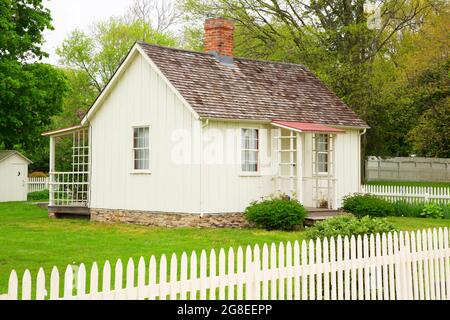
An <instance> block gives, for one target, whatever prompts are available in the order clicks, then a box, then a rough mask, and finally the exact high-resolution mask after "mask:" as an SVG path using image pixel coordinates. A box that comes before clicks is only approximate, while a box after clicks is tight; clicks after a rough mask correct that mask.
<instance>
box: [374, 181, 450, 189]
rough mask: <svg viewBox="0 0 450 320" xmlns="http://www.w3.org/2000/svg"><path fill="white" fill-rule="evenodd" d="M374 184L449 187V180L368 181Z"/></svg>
mask: <svg viewBox="0 0 450 320" xmlns="http://www.w3.org/2000/svg"><path fill="white" fill-rule="evenodd" d="M367 184H369V185H374V186H407V187H435V188H450V182H426V181H425V182H423V181H369V182H367Z"/></svg>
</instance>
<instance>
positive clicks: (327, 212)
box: [305, 208, 343, 226]
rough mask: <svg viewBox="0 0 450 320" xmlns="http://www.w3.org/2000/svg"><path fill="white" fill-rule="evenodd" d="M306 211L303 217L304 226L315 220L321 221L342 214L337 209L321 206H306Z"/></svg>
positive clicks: (310, 224)
mask: <svg viewBox="0 0 450 320" xmlns="http://www.w3.org/2000/svg"><path fill="white" fill-rule="evenodd" d="M306 211H307V212H308V213H307V215H306V218H305V226H312V225H314V223H316V222H317V221H323V220H326V219H329V218H333V217H336V216H339V215H342V214H343V212H342V211H339V210H332V209H322V208H306Z"/></svg>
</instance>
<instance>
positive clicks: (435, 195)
mask: <svg viewBox="0 0 450 320" xmlns="http://www.w3.org/2000/svg"><path fill="white" fill-rule="evenodd" d="M361 191H362V193H369V194H372V195H375V196H377V197H380V198H383V199H386V200H390V201H397V200H402V201H406V202H409V203H412V202H435V203H440V204H448V203H450V188H449V187H417V186H385V185H362V186H361Z"/></svg>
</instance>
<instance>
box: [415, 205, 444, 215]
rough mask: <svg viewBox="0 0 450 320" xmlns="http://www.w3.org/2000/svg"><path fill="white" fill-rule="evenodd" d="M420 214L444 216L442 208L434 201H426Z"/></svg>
mask: <svg viewBox="0 0 450 320" xmlns="http://www.w3.org/2000/svg"><path fill="white" fill-rule="evenodd" d="M420 216H422V217H424V218H433V219H442V218H444V209H443V208H441V207H440V206H439V205H437V204H435V203H428V204H426V205H425V207H424V208H423V210H422V213H421V214H420Z"/></svg>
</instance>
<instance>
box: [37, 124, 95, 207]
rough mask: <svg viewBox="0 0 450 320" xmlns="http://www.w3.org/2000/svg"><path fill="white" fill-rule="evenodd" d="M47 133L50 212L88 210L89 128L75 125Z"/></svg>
mask: <svg viewBox="0 0 450 320" xmlns="http://www.w3.org/2000/svg"><path fill="white" fill-rule="evenodd" d="M44 135H45V136H48V137H50V170H49V176H50V181H49V193H50V199H49V212H50V213H55V214H78V215H86V214H89V209H88V208H89V181H90V156H89V145H90V143H89V142H90V136H89V129H88V128H87V127H82V126H76V127H71V128H67V129H61V130H56V131H52V132H47V133H45V134H44Z"/></svg>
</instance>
